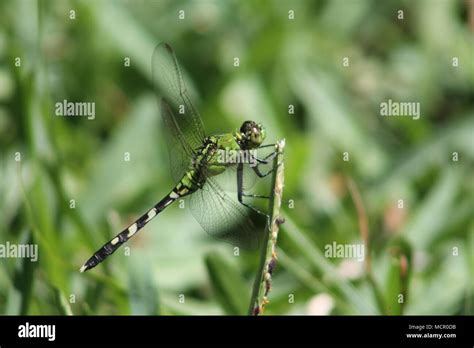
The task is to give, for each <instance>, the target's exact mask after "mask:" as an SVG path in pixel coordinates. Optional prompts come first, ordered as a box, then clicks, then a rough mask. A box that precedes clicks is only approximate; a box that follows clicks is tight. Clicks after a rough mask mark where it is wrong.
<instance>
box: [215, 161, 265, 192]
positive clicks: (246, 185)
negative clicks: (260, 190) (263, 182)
mask: <svg viewBox="0 0 474 348" xmlns="http://www.w3.org/2000/svg"><path fill="white" fill-rule="evenodd" d="M242 177H243V180H242V183H243V185H242V186H243V190H244V191H245V192H248V191H250V190H251V189H252V188H253V187H254V186H255V183H256V182H257V179H258V176H257V174H255V172H254V171H253V170H252V168H251V167H250V166H249V165H244V168H243V176H242ZM212 179H213V180H214V182H216V183H217V184H218V185H219V186H220V187H221V188H222V189H223V190H224V191H228V192H237V165H232V166H229V167H227V168H226V170H225V171H224V172H223V173H221V174H219V175H217V176H214V177H213V178H212Z"/></svg>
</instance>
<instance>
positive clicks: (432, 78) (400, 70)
mask: <svg viewBox="0 0 474 348" xmlns="http://www.w3.org/2000/svg"><path fill="white" fill-rule="evenodd" d="M400 9H402V10H403V11H404V20H398V19H397V11H398V10H400ZM71 10H74V11H75V19H73V20H72V19H70V11H71ZM180 10H184V11H185V19H184V20H179V19H178V14H179V11H180ZM289 10H294V11H295V19H294V20H288V11H289ZM469 11H471V12H472V11H474V9H473V8H472V2H471V4H470V3H469V2H468V1H461V0H460V1H457V0H434V1H428V0H424V1H422V0H419V1H408V0H406V1H373V0H372V1H370V0H348V1H342V0H336V1H322V0H321V1H310V0H299V1H291V3H290V2H288V3H287V2H284V1H278V0H274V1H246V2H239V1H217V0H216V1H210V0H202V1H198V0H194V1H118V0H117V1H92V0H87V1H58V0H56V1H33V0H19V1H1V2H0V243H2V244H4V243H6V242H7V241H9V242H10V243H36V244H38V246H39V260H38V262H37V263H32V262H30V261H29V260H28V259H1V260H0V313H1V314H10V315H11V314H161V315H166V314H187V315H193V314H243V313H245V312H246V309H247V307H248V302H249V299H250V291H251V288H252V282H253V279H254V276H255V271H256V269H257V265H258V257H259V256H258V253H255V252H254V253H251V252H243V251H242V252H241V254H240V256H238V257H237V256H234V254H233V252H234V250H233V248H232V246H230V245H228V244H225V243H220V242H217V241H215V240H213V239H212V238H210V237H209V236H207V235H206V233H204V232H203V231H202V230H201V228H200V226H199V225H198V223H197V222H196V221H195V220H194V219H193V217H192V216H191V214H189V212H188V211H187V210H186V209H184V210H183V209H179V207H178V206H177V205H176V206H172V207H170V208H169V209H167V210H166V212H164V213H163V214H162V215H161V216H159V217H158V218H157V219H156V220H155V221H153V222H152V223H150V224H149V225H148V226H147V227H146V228H145V229H144V230H143V231H142V232H140V234H139V235H137V237H135V238H134V240H132V241H131V242H130V244H129V247H130V256H125V255H124V249H121V250H120V251H118V252H117V253H116V254H114V255H113V256H112V257H111V258H110V259H108V260H107V262H105V263H103V264H102V265H100V266H99V267H97V268H96V269H94V270H93V271H91V272H87V273H85V274H81V273H79V271H78V270H79V267H80V266H81V265H82V263H83V262H84V261H85V260H86V259H87V258H88V257H89V256H90V255H91V253H92V252H94V251H95V250H96V249H97V248H98V247H100V246H101V245H102V243H103V242H105V241H106V240H108V239H109V238H110V237H112V236H113V235H114V234H116V233H117V232H119V231H120V230H121V229H122V228H123V227H125V226H126V225H127V224H128V223H129V222H131V221H133V219H134V218H136V217H138V216H139V215H140V214H141V213H143V212H145V211H146V210H147V209H148V208H149V207H150V206H152V205H153V204H155V203H156V202H157V201H158V200H159V199H161V197H162V196H163V195H164V194H166V193H168V191H169V189H170V188H171V187H172V185H173V182H172V180H171V178H170V175H169V168H168V158H167V152H166V144H165V143H164V140H163V138H162V133H161V132H160V123H159V113H158V108H157V105H156V99H155V96H154V94H153V90H152V86H151V54H152V52H153V48H154V47H155V46H156V45H157V44H158V43H159V42H161V41H166V42H169V43H170V44H171V45H172V46H173V47H174V49H175V51H176V54H177V56H178V59H179V60H180V62H181V65H182V66H183V69H184V70H185V73H186V76H187V78H188V81H189V89H190V90H191V91H192V93H193V95H195V96H196V98H195V99H196V103H197V105H198V108H199V110H200V111H201V114H202V117H203V119H204V122H205V125H206V128H207V130H208V131H209V133H213V132H217V133H222V132H227V131H230V130H233V129H235V128H237V127H239V126H240V124H241V122H242V121H244V120H245V119H253V120H256V121H258V122H261V123H263V124H264V125H265V127H266V129H267V133H268V140H269V142H271V141H276V140H278V139H281V138H286V141H287V147H286V153H285V158H286V162H285V166H286V172H285V176H286V182H285V185H286V186H285V192H284V197H285V199H288V200H293V201H294V208H289V207H288V206H285V207H284V208H283V213H284V215H285V217H286V220H287V221H286V223H285V224H284V225H283V226H282V229H281V231H280V238H279V262H278V266H277V269H276V271H275V273H274V277H273V291H272V292H271V294H270V300H271V303H270V304H269V305H268V306H267V308H266V311H265V314H314V313H318V312H320V311H321V310H322V309H321V308H322V307H324V305H321V301H322V302H325V301H324V299H326V300H327V298H328V296H329V298H331V299H332V303H333V306H332V307H331V309H330V310H329V311H326V312H328V313H330V314H400V313H404V314H473V313H474V303H473V301H474V295H473V289H474V284H473V282H474V276H473V273H474V219H473V207H474V180H473V169H474V165H473V164H474V117H473V116H474V111H473V97H474V94H473V85H474V63H473V62H474V56H473V42H474V41H473V31H474V24H473V15H472V14H471V15H469ZM16 57H20V58H21V67H15V58H16ZM125 57H129V58H130V61H131V66H130V67H124V58H125ZM234 57H239V58H240V67H239V68H235V67H234V66H233V59H234ZM343 57H349V58H350V66H349V67H343V66H342V58H343ZM453 57H458V59H459V67H456V68H454V67H453V66H452V59H453ZM63 99H67V100H68V101H90V102H95V104H96V118H95V119H94V120H93V121H89V120H87V119H85V118H75V119H73V118H64V117H63V118H61V117H56V116H55V115H54V110H55V107H54V105H55V103H56V102H58V101H59V102H60V101H62V100H63ZM387 99H392V100H397V101H417V102H420V103H421V118H420V119H419V120H416V121H415V120H411V119H410V118H396V117H395V118H383V117H381V116H380V115H379V106H380V103H381V102H383V101H386V100H387ZM290 104H291V105H294V107H295V113H294V114H289V113H288V105H290ZM346 151H347V152H349V154H350V161H349V162H344V161H343V160H342V154H343V152H346ZM16 152H20V153H21V156H22V160H21V162H16V161H15V153H16ZM124 152H130V154H131V161H130V162H125V161H124V160H123V156H124ZM453 152H457V153H458V154H459V161H457V162H453V161H452V153H453ZM347 177H350V178H352V180H353V181H354V182H355V183H356V185H357V187H358V189H359V191H360V195H361V198H362V201H363V204H364V207H365V210H366V213H367V219H368V227H369V231H370V249H369V250H366V251H367V252H368V253H370V256H371V259H372V268H373V270H372V273H371V275H369V276H367V274H366V272H365V271H364V270H363V269H362V267H361V266H362V264H361V263H358V262H351V261H350V260H343V259H330V258H326V257H324V246H325V245H326V244H328V243H329V244H330V243H332V242H333V241H336V242H337V243H359V242H360V241H361V232H360V230H359V221H358V214H357V210H356V207H355V204H354V200H353V199H352V198H351V195H350V193H349V191H348V188H347V185H346V178H347ZM266 187H267V188H268V186H266V185H265V184H263V185H261V186H259V187H258V189H259V190H265V188H266ZM71 199H74V200H75V202H76V208H75V209H70V207H69V204H70V203H69V201H70V200H71ZM399 199H404V208H403V209H398V208H397V202H398V200H399ZM258 228H264V226H263V225H262V224H261V225H260V226H259V227H258ZM453 248H457V249H456V250H457V251H458V254H457V255H453ZM401 264H402V266H403V265H405V266H406V267H402V266H401ZM353 268H355V271H354V270H353V271H351V272H348V270H351V269H353ZM401 292H403V293H404V294H405V295H406V296H405V303H404V304H403V305H401V304H399V303H398V302H397V295H398V294H399V293H401ZM321 294H326V295H328V296H325V297H321ZM183 296H184V297H183ZM183 299H184V301H182V300H183ZM321 299H322V300H321Z"/></svg>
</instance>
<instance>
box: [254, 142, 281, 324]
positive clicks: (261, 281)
mask: <svg viewBox="0 0 474 348" xmlns="http://www.w3.org/2000/svg"><path fill="white" fill-rule="evenodd" d="M284 148H285V140H284V139H283V140H280V141H279V142H277V144H276V150H275V151H276V156H275V158H274V159H273V176H272V187H273V189H272V191H271V193H270V200H269V211H270V225H269V226H268V230H267V231H266V233H265V241H264V243H263V246H262V252H261V257H260V265H259V269H258V272H257V275H256V277H255V282H254V286H253V292H252V297H251V299H250V306H249V315H259V314H262V312H263V309H264V307H265V304H267V303H268V299H267V296H268V293H269V292H270V290H271V280H272V272H273V270H274V269H275V266H276V260H277V258H276V243H277V238H278V230H279V227H280V225H281V224H282V223H283V221H284V220H283V218H282V217H281V216H280V207H281V197H282V195H283V183H284V179H285V177H284V164H283V150H284Z"/></svg>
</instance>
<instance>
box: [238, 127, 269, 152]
mask: <svg viewBox="0 0 474 348" xmlns="http://www.w3.org/2000/svg"><path fill="white" fill-rule="evenodd" d="M240 136H241V138H242V139H241V143H242V145H243V147H244V148H247V149H254V148H257V147H259V146H260V145H261V144H262V143H263V141H264V140H265V128H263V126H262V125H261V124H260V123H255V122H254V121H245V122H244V123H242V126H241V127H240Z"/></svg>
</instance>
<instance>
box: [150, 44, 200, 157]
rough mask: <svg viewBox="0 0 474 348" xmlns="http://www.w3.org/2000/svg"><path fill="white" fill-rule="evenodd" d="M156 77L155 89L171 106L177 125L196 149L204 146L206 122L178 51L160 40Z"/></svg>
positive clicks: (155, 58)
mask: <svg viewBox="0 0 474 348" xmlns="http://www.w3.org/2000/svg"><path fill="white" fill-rule="evenodd" d="M152 79H153V87H154V89H155V93H156V94H157V95H158V96H161V97H163V98H164V99H165V100H166V102H167V103H168V105H169V106H170V109H171V111H172V112H171V115H172V116H173V119H174V123H175V125H176V128H178V129H179V130H180V132H181V133H182V134H183V136H184V138H185V139H186V141H187V143H188V144H189V145H190V147H191V148H192V149H196V148H197V147H199V146H201V145H202V143H203V140H204V138H205V137H206V134H205V132H204V125H203V123H202V120H201V117H200V116H199V113H198V111H197V109H196V108H195V107H194V105H193V104H192V102H191V99H190V98H189V94H188V91H187V90H186V85H185V83H184V80H183V76H182V73H181V68H180V67H179V63H178V60H177V59H176V55H175V54H174V52H173V49H172V48H171V47H170V46H169V45H168V44H166V43H160V44H159V45H158V46H156V48H155V50H154V52H153V57H152Z"/></svg>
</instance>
